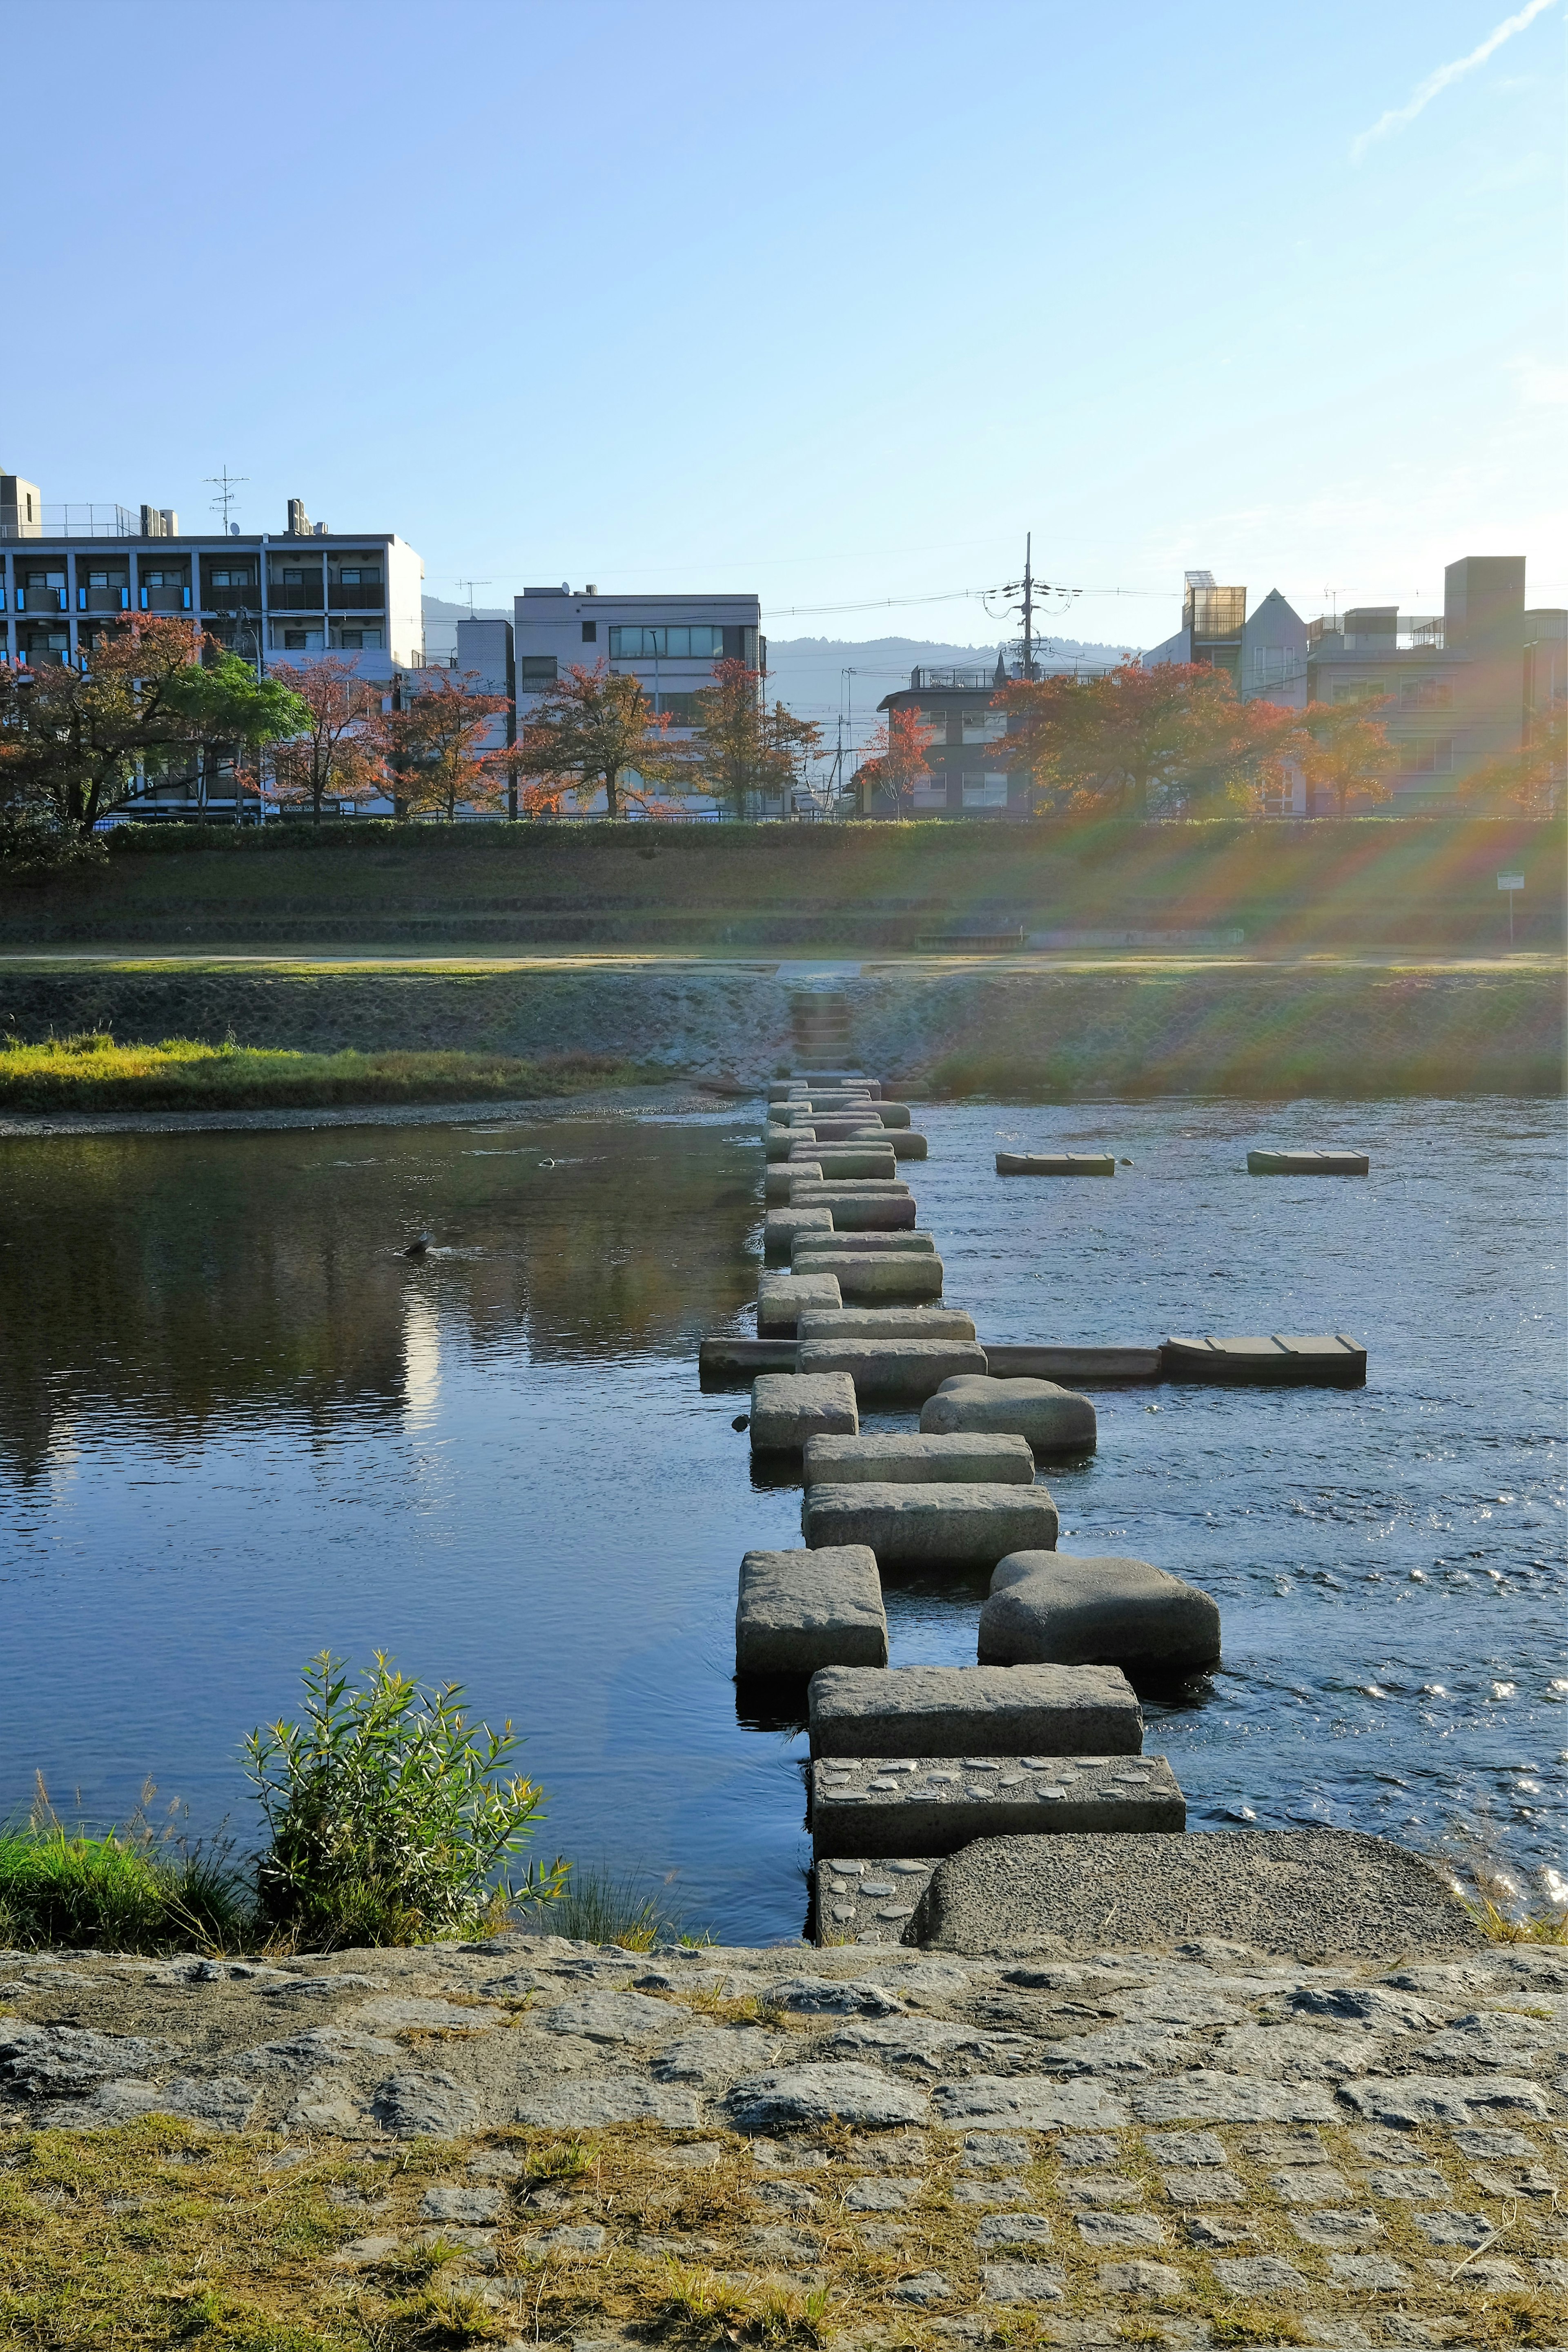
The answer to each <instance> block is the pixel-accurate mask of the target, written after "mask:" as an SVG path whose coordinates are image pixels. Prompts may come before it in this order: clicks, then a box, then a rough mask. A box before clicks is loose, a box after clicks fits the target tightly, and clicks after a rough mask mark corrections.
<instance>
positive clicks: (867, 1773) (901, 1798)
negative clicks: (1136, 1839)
mask: <svg viewBox="0 0 1568 2352" xmlns="http://www.w3.org/2000/svg"><path fill="white" fill-rule="evenodd" d="M1186 1825H1187V1807H1186V1800H1185V1799H1184V1797H1183V1795H1182V1791H1181V1790H1180V1788H1179V1787H1178V1786H1177V1784H1176V1776H1175V1774H1174V1773H1173V1771H1172V1769H1171V1768H1170V1766H1169V1764H1168V1763H1167V1762H1166V1761H1165V1759H1164V1758H1163V1756H1147V1755H1145V1756H1138V1757H1128V1756H1049V1755H1047V1756H1029V1757H1021V1758H1014V1759H1000V1758H996V1757H990V1756H976V1757H966V1758H959V1757H955V1756H916V1757H892V1758H889V1757H854V1756H834V1757H821V1758H819V1759H817V1761H816V1763H814V1764H813V1766H812V1768H811V1811H810V1829H811V1836H812V1844H813V1848H814V1850H815V1852H816V1854H817V1856H818V1858H819V1859H820V1858H821V1857H823V1856H825V1855H828V1854H863V1855H867V1856H870V1855H874V1854H911V1855H913V1854H931V1853H957V1851H958V1849H959V1847H960V1846H963V1845H968V1844H969V1843H971V1842H972V1840H973V1839H975V1838H981V1837H1043V1836H1048V1835H1051V1834H1053V1833H1055V1832H1063V1833H1066V1834H1069V1835H1072V1836H1078V1837H1082V1836H1085V1835H1101V1836H1102V1835H1105V1834H1106V1833H1108V1832H1111V1833H1117V1834H1120V1833H1122V1832H1129V1831H1142V1832H1161V1833H1162V1834H1166V1835H1169V1834H1172V1833H1173V1832H1178V1831H1181V1830H1184V1829H1185V1828H1186Z"/></svg>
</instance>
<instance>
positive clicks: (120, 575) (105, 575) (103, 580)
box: [77, 572, 125, 588]
mask: <svg viewBox="0 0 1568 2352" xmlns="http://www.w3.org/2000/svg"><path fill="white" fill-rule="evenodd" d="M77 577H78V579H79V578H80V577H81V574H80V573H78V574H77ZM87 584H88V586H89V588H123V587H124V585H125V574H124V572H89V573H88V575H87Z"/></svg>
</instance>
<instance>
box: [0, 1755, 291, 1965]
mask: <svg viewBox="0 0 1568 2352" xmlns="http://www.w3.org/2000/svg"><path fill="white" fill-rule="evenodd" d="M152 1796H153V1790H152V1787H151V1785H150V1784H149V1786H148V1787H147V1789H146V1790H143V1792H142V1810H140V1811H138V1812H137V1813H136V1814H135V1815H134V1816H133V1817H132V1821H131V1822H129V1823H128V1824H127V1825H126V1826H125V1827H124V1828H122V1829H113V1830H110V1831H108V1832H105V1833H104V1834H103V1835H101V1836H97V1837H95V1836H92V1835H90V1834H89V1832H86V1831H85V1830H76V1831H71V1830H68V1829H67V1828H66V1826H65V1824H64V1823H63V1822H61V1821H60V1820H59V1818H58V1815H57V1814H56V1813H55V1811H54V1809H53V1807H52V1806H51V1805H50V1803H49V1801H48V1796H47V1790H45V1788H44V1785H43V1782H42V1780H39V1783H38V1796H37V1801H36V1803H35V1805H34V1809H33V1816H32V1819H31V1820H30V1821H27V1822H21V1823H12V1824H10V1825H8V1826H5V1827H3V1828H0V1945H8V1946H10V1947H12V1948H15V1949H16V1950H19V1951H42V1950H46V1949H48V1948H51V1947H55V1946H64V1947H66V1948H78V1949H83V1948H90V1947H97V1948H99V1949H100V1950H104V1951H114V1952H143V1953H153V1954H156V1953H164V1952H181V1951H190V1950H193V1949H195V1950H196V1951H203V1952H211V1951H233V1950H237V1949H239V1948H242V1947H243V1945H244V1944H245V1943H246V1941H247V1939H248V1938H249V1937H251V1936H252V1935H253V1934H254V1928H255V1906H254V1905H253V1903H252V1901H251V1899H250V1895H249V1891H248V1889H247V1887H246V1886H245V1885H244V1884H243V1882H242V1881H241V1879H240V1877H239V1875H238V1874H237V1872H236V1870H235V1869H234V1867H233V1866H232V1864H231V1863H230V1860H229V1854H228V1849H227V1847H226V1846H225V1845H221V1844H220V1845H218V1846H216V1847H211V1848H207V1849H203V1848H202V1847H200V1846H196V1847H187V1846H185V1845H184V1843H183V1842H182V1841H180V1840H179V1839H177V1838H174V1837H173V1836H171V1835H168V1834H164V1835H162V1836H160V1834H159V1833H158V1832H157V1831H155V1830H154V1829H153V1825H152V1823H151V1822H149V1821H148V1820H147V1818H146V1813H145V1810H144V1809H145V1806H146V1804H147V1803H148V1802H149V1801H151V1798H152Z"/></svg>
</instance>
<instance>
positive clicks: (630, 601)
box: [459, 584, 767, 816]
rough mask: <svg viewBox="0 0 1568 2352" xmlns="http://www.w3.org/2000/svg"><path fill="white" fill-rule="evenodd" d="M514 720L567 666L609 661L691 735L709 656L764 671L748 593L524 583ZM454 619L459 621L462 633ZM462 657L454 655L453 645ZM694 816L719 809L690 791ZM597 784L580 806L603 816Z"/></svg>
mask: <svg viewBox="0 0 1568 2352" xmlns="http://www.w3.org/2000/svg"><path fill="white" fill-rule="evenodd" d="M513 615H514V618H513V630H512V635H513V643H514V646H515V661H516V671H517V721H518V725H519V726H520V727H525V726H526V725H527V724H528V719H529V714H530V712H531V710H532V709H534V708H535V707H536V706H537V703H538V700H539V698H540V696H541V695H542V693H543V692H544V691H545V689H546V688H549V687H551V686H552V685H553V684H554V683H555V680H556V679H557V678H558V677H561V676H562V675H563V673H564V672H565V671H566V670H568V669H573V668H582V669H594V668H596V667H597V666H598V665H599V663H601V662H603V663H604V665H605V667H606V668H607V669H609V670H612V671H617V672H621V673H624V674H626V675H629V676H631V677H636V678H638V679H640V680H641V682H642V687H643V690H644V692H645V693H646V694H647V698H648V701H649V702H650V704H651V705H652V706H653V708H654V709H655V710H656V711H668V713H669V715H670V719H671V730H670V731H671V733H672V734H673V735H674V736H675V737H676V738H677V740H687V739H688V738H689V734H690V730H691V725H692V717H693V711H692V698H693V697H694V696H695V695H697V694H699V693H700V691H701V689H702V688H704V687H705V686H710V685H711V684H712V682H713V670H714V665H715V664H716V663H717V662H721V661H742V662H744V663H745V664H746V666H747V667H748V668H749V669H754V670H760V671H765V670H766V667H767V640H766V639H765V638H764V637H763V635H762V634H761V629H762V616H763V615H762V604H761V602H760V600H759V599H758V598H757V597H755V596H735V595H713V596H610V595H601V594H600V593H599V591H598V589H597V588H595V587H587V588H582V589H578V590H577V591H576V592H575V593H574V591H573V590H572V589H570V588H568V587H566V586H565V585H564V584H563V585H562V586H561V587H559V588H525V589H524V590H523V592H522V593H521V596H519V597H517V598H516V599H515V601H514V604H513ZM460 635H461V625H459V636H460ZM459 662H460V663H461V656H460V655H459ZM687 805H688V807H689V810H690V813H691V814H693V815H694V816H704V815H712V814H717V809H716V805H715V803H713V802H712V801H710V800H708V799H706V798H704V797H701V796H698V795H693V796H692V797H691V798H690V799H689V802H688V803H687ZM604 811H605V795H604V793H603V792H602V791H601V792H600V793H598V794H597V795H596V797H595V799H594V800H593V801H591V802H588V803H585V804H584V807H583V809H582V810H581V811H580V812H578V814H582V815H584V816H602V815H603V814H604Z"/></svg>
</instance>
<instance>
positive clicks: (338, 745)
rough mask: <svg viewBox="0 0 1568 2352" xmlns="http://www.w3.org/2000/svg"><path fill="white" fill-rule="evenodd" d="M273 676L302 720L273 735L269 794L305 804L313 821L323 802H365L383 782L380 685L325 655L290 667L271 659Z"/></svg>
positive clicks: (383, 786) (318, 820)
mask: <svg viewBox="0 0 1568 2352" xmlns="http://www.w3.org/2000/svg"><path fill="white" fill-rule="evenodd" d="M272 676H273V678H274V679H275V680H276V681H277V682H278V683H279V685H280V686H283V687H286V688H288V689H289V692H290V693H291V694H293V695H294V696H295V697H296V698H297V700H298V701H299V703H300V705H301V707H302V709H303V711H304V714H305V716H304V722H303V724H302V725H298V726H297V727H296V728H295V730H292V731H291V732H290V733H289V734H288V735H286V736H284V737H283V738H282V739H281V740H278V741H276V742H274V744H273V746H272V753H271V757H270V759H269V761H268V771H269V778H268V782H269V790H270V795H271V797H272V798H273V799H274V800H278V801H281V802H284V803H289V804H294V805H301V806H308V807H309V809H310V815H311V818H312V820H313V821H314V823H316V824H320V823H321V810H322V808H323V806H324V805H325V803H327V802H329V801H339V802H342V801H365V800H369V799H370V798H371V797H372V796H373V794H374V793H379V792H384V790H385V789H386V784H387V774H386V750H385V743H384V737H383V730H382V710H381V702H382V691H383V689H382V688H381V686H380V685H379V684H378V683H376V682H375V681H374V680H373V679H370V678H364V677H360V675H359V673H358V671H357V670H356V669H355V668H354V666H353V663H352V662H344V661H337V660H334V659H332V658H331V657H329V658H327V659H326V660H323V661H318V662H310V663H308V664H306V666H305V667H303V668H299V669H297V668H295V667H294V666H293V665H292V664H291V663H289V662H279V663H278V664H276V666H275V667H274V668H273V671H272Z"/></svg>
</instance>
